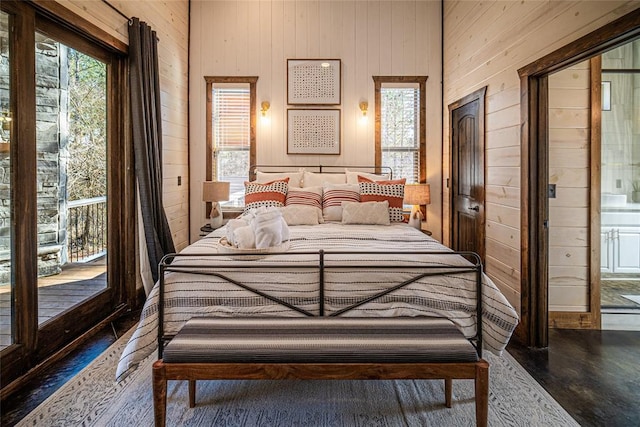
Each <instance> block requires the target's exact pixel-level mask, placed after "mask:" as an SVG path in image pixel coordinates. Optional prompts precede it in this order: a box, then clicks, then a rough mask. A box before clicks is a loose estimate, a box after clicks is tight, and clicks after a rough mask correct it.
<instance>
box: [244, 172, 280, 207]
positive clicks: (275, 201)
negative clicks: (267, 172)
mask: <svg viewBox="0 0 640 427" xmlns="http://www.w3.org/2000/svg"><path fill="white" fill-rule="evenodd" d="M244 188H245V191H244V193H245V194H244V210H245V212H246V211H248V210H249V209H255V208H259V207H261V206H268V207H271V206H275V207H278V208H280V207H283V206H284V202H285V200H286V199H287V191H288V190H289V178H285V179H278V180H275V181H270V182H266V183H263V184H259V183H257V182H247V181H245V183H244Z"/></svg>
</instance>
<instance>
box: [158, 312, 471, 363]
mask: <svg viewBox="0 0 640 427" xmlns="http://www.w3.org/2000/svg"><path fill="white" fill-rule="evenodd" d="M163 360H164V362H165V363H433V362H438V363H446V362H458V363H459V362H476V361H478V360H479V359H478V354H477V352H476V349H475V347H474V346H473V345H472V344H471V343H470V342H469V340H467V339H466V338H465V337H464V336H463V335H462V333H461V332H460V331H459V330H458V328H457V327H456V326H455V325H454V324H453V322H451V321H450V320H449V319H445V318H434V317H420V318H416V317H414V318H335V317H334V318H331V317H329V318H327V317H317V318H300V319H296V318H210V317H202V318H193V319H191V320H189V321H188V322H187V323H186V324H185V326H184V327H183V328H182V329H181V330H180V331H179V332H178V334H177V335H176V336H175V337H174V338H173V339H172V340H171V342H169V344H167V346H166V347H165V349H164V352H163Z"/></svg>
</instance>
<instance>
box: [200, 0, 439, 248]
mask: <svg viewBox="0 0 640 427" xmlns="http://www.w3.org/2000/svg"><path fill="white" fill-rule="evenodd" d="M191 9H192V12H191V72H190V83H191V85H190V87H191V92H190V97H189V99H190V110H191V123H190V126H191V129H190V131H191V144H190V150H191V168H190V173H191V180H192V182H193V183H194V185H193V186H192V187H191V200H192V209H191V238H192V240H195V239H197V238H198V232H199V228H200V226H201V225H202V224H203V223H204V221H205V205H204V203H201V202H199V200H201V199H202V197H201V186H200V185H199V182H200V181H202V180H204V177H205V170H204V168H205V158H204V156H203V155H204V152H205V123H206V122H205V101H206V98H205V95H206V94H205V81H204V79H203V76H243V75H245V76H259V79H258V83H257V92H258V95H257V97H258V99H257V101H258V102H257V104H258V105H260V103H261V102H262V101H269V102H270V103H271V108H270V110H269V115H270V117H271V120H270V124H269V125H265V124H263V123H261V122H260V121H258V128H257V162H258V163H259V164H278V165H304V164H323V165H371V164H373V163H374V120H373V112H374V111H375V106H374V85H373V80H372V78H371V77H372V76H373V75H426V76H428V77H429V78H428V80H427V89H426V94H427V117H426V118H427V180H428V181H429V183H430V184H431V195H432V196H431V197H432V199H431V205H430V206H429V209H428V212H427V221H428V222H427V228H428V229H430V230H432V231H433V236H434V237H435V238H438V239H439V238H440V236H441V224H440V218H441V198H440V197H441V189H440V183H441V181H442V177H441V161H442V160H441V152H442V147H441V111H440V105H441V99H440V94H441V92H440V91H441V86H440V81H441V78H440V62H441V60H440V2H436V1H423V0H411V1H323V0H304V1H277V0H264V1H259V2H258V1H235V0H233V1H192V3H191ZM295 58H338V59H341V60H342V105H341V106H339V107H338V108H341V110H342V139H341V154H340V155H339V156H304V155H287V150H286V111H287V104H286V99H287V98H286V89H287V80H286V76H287V74H286V63H287V59H295ZM361 101H367V102H368V103H369V120H368V121H367V122H366V123H364V124H363V123H361V122H360V121H359V120H358V119H359V117H360V110H359V108H358V104H359V103H360V102H361Z"/></svg>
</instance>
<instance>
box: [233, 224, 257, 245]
mask: <svg viewBox="0 0 640 427" xmlns="http://www.w3.org/2000/svg"><path fill="white" fill-rule="evenodd" d="M231 244H232V245H233V246H235V247H236V248H239V249H253V248H255V247H256V237H255V233H254V232H253V228H251V226H249V225H245V226H244V227H239V228H236V229H235V231H234V232H233V240H232V241H231Z"/></svg>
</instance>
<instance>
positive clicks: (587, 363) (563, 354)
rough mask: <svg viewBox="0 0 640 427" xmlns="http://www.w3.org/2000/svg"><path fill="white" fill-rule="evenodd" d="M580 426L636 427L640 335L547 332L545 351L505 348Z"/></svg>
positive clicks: (639, 402) (514, 346)
mask: <svg viewBox="0 0 640 427" xmlns="http://www.w3.org/2000/svg"><path fill="white" fill-rule="evenodd" d="M508 350H509V353H511V354H512V355H513V356H514V358H515V359H516V360H518V362H520V364H521V365H522V366H523V367H524V368H525V369H526V370H527V371H528V372H529V373H530V374H531V376H533V377H534V378H535V379H536V380H537V381H538V382H539V383H540V384H541V385H542V386H543V387H544V388H545V389H546V390H547V391H548V392H549V394H551V395H552V396H553V397H554V398H555V399H556V400H557V401H558V402H559V403H560V405H562V407H563V408H565V409H566V410H567V412H569V414H571V416H572V417H574V418H575V419H576V421H577V422H578V423H580V425H582V426H620V427H623V426H624V427H626V426H640V332H635V331H634V332H630V331H585V330H581V331H578V330H560V329H551V330H550V331H549V348H548V349H544V350H532V349H528V348H525V347H522V346H519V345H518V344H517V343H511V344H509V347H508Z"/></svg>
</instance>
